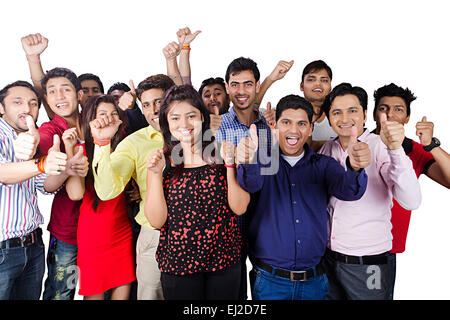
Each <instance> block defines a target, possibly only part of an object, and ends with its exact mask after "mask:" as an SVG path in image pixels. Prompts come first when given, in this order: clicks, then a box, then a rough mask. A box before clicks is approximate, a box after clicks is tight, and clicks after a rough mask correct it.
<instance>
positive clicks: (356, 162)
mask: <svg viewBox="0 0 450 320" xmlns="http://www.w3.org/2000/svg"><path fill="white" fill-rule="evenodd" d="M351 134H352V135H351V138H350V143H349V144H348V149H347V153H348V157H349V160H350V165H351V166H352V168H353V170H355V171H358V170H360V169H362V168H366V167H367V166H368V165H369V164H370V149H369V145H368V144H367V143H365V142H358V129H357V128H356V127H352V133H351Z"/></svg>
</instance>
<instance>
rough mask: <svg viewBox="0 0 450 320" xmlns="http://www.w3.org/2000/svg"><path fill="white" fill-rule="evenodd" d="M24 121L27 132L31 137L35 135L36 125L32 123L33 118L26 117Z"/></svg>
mask: <svg viewBox="0 0 450 320" xmlns="http://www.w3.org/2000/svg"><path fill="white" fill-rule="evenodd" d="M25 120H26V121H27V127H28V132H29V133H31V134H32V135H34V134H35V133H37V129H36V123H35V122H34V120H33V117H32V116H30V115H27V116H26V118H25Z"/></svg>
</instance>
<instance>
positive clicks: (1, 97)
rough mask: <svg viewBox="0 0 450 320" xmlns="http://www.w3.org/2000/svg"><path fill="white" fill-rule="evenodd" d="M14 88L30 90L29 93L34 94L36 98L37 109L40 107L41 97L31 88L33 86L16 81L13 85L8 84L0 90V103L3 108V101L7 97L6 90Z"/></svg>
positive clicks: (25, 82)
mask: <svg viewBox="0 0 450 320" xmlns="http://www.w3.org/2000/svg"><path fill="white" fill-rule="evenodd" d="M14 87H25V88H28V89H30V90H31V91H33V92H34V94H35V95H36V96H37V98H38V107H40V106H41V96H40V95H39V93H38V92H37V90H36V89H35V88H34V87H33V85H32V84H31V83H29V82H27V81H23V80H17V81H14V82H13V83H10V84H8V85H6V86H5V87H4V88H3V89H2V90H0V103H1V104H2V105H3V106H4V103H3V101H4V100H5V98H6V96H7V95H8V90H9V89H11V88H14Z"/></svg>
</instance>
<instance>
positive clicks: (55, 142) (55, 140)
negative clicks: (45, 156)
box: [51, 134, 61, 152]
mask: <svg viewBox="0 0 450 320" xmlns="http://www.w3.org/2000/svg"><path fill="white" fill-rule="evenodd" d="M60 144H61V140H60V139H59V136H58V135H57V134H55V135H53V146H52V147H51V149H52V150H53V151H58V152H59V151H61V149H60Z"/></svg>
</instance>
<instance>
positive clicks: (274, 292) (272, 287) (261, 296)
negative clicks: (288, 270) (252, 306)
mask: <svg viewBox="0 0 450 320" xmlns="http://www.w3.org/2000/svg"><path fill="white" fill-rule="evenodd" d="M250 286H251V289H252V299H253V300H324V299H325V297H326V295H327V292H328V279H327V276H326V275H325V274H322V275H319V276H316V277H314V278H312V279H308V280H306V281H291V280H290V279H287V278H283V277H279V276H276V275H275V274H271V273H269V272H267V271H265V270H262V269H260V268H258V267H257V266H255V265H254V266H253V269H252V270H251V271H250Z"/></svg>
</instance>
